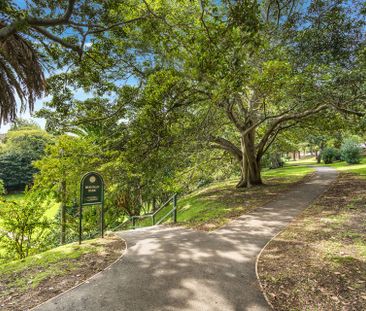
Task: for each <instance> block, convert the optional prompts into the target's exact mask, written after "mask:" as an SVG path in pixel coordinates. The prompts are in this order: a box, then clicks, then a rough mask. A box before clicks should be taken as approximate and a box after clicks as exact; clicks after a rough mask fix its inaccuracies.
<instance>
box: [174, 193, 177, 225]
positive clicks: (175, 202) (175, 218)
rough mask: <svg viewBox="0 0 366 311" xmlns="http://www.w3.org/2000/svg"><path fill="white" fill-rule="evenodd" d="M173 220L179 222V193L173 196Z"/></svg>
mask: <svg viewBox="0 0 366 311" xmlns="http://www.w3.org/2000/svg"><path fill="white" fill-rule="evenodd" d="M173 222H174V223H176V222H177V194H174V196H173Z"/></svg>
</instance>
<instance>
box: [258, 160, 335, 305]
mask: <svg viewBox="0 0 366 311" xmlns="http://www.w3.org/2000/svg"><path fill="white" fill-rule="evenodd" d="M317 167H321V166H317ZM315 168H316V167H315ZM334 170H335V171H336V177H335V179H334V180H333V181H332V182H331V183H330V184H329V185H328V187H327V188H326V189H324V191H323V192H322V193H320V194H319V195H318V196H317V197H315V198H314V199H313V200H311V201H310V203H309V205H308V206H307V207H306V208H304V209H303V210H302V211H301V213H299V214H298V215H297V216H296V217H295V218H294V219H293V220H291V221H290V222H289V223H288V224H287V225H286V226H285V227H284V228H283V229H282V230H281V231H280V232H278V233H277V234H275V235H274V236H273V237H272V238H271V239H270V240H269V241H268V242H267V243H266V244H265V245H264V246H263V248H262V249H261V250H260V252H259V254H258V255H257V258H256V260H255V275H256V278H257V281H258V284H259V287H260V290H261V292H262V294H263V297H264V299H265V300H266V302H267V304H268V306H269V307H270V308H271V309H272V310H275V308H274V306H273V304H272V303H271V301H270V300H269V298H268V295H267V293H266V291H265V290H264V286H263V284H262V282H261V279H260V277H259V273H258V264H259V259H260V257H261V255H262V253H263V252H264V250H265V249H266V248H267V246H268V245H269V244H270V243H271V242H272V241H273V240H274V239H275V238H277V237H278V236H279V235H280V234H281V233H283V232H284V231H285V230H286V229H287V228H288V227H290V225H292V224H293V223H294V222H295V221H297V219H298V218H299V216H301V214H303V212H304V211H305V210H307V209H308V208H309V207H310V206H311V205H313V203H314V202H315V201H316V200H318V199H319V198H320V197H321V196H322V195H323V194H324V193H325V192H326V191H327V190H328V189H329V188H330V187H331V186H332V184H334V183H335V182H336V181H337V179H338V177H339V172H338V171H337V170H336V169H334Z"/></svg>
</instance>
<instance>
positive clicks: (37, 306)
mask: <svg viewBox="0 0 366 311" xmlns="http://www.w3.org/2000/svg"><path fill="white" fill-rule="evenodd" d="M113 236H115V237H117V238H119V239H120V240H121V241H123V242H125V245H126V247H125V249H124V250H123V251H122V253H121V255H120V256H119V257H118V258H117V259H116V260H115V261H113V262H112V263H110V264H109V265H108V266H107V267H105V268H104V269H103V270H100V271H99V272H97V273H96V274H93V275H92V276H91V277H89V278H87V279H85V280H84V281H82V282H81V283H79V284H77V285H75V286H73V287H70V288H69V289H67V290H65V291H64V292H62V293H59V294H57V295H56V296H54V297H51V298H49V299H47V300H46V301H43V302H41V303H40V304H38V305H36V306H34V307H32V308H30V309H27V310H28V311H36V309H37V308H39V307H41V306H43V305H44V304H46V303H49V302H51V301H52V300H54V299H57V298H59V297H60V296H62V295H64V294H66V293H68V292H71V291H72V290H74V289H76V288H78V287H80V286H81V285H84V284H86V283H88V282H89V281H90V280H91V279H93V278H95V277H96V276H97V275H99V274H102V273H103V272H105V271H106V270H108V269H110V268H111V267H112V266H113V265H114V264H116V263H117V262H118V261H120V260H121V259H122V258H123V256H124V255H125V254H126V252H127V249H128V245H127V241H126V240H125V239H123V238H122V237H120V236H119V235H118V234H114V235H113Z"/></svg>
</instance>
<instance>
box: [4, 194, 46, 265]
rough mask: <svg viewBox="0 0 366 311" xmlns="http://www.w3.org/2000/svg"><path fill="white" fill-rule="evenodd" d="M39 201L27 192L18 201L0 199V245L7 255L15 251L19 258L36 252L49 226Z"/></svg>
mask: <svg viewBox="0 0 366 311" xmlns="http://www.w3.org/2000/svg"><path fill="white" fill-rule="evenodd" d="M44 213H45V207H44V206H42V204H41V201H40V200H39V199H37V198H35V197H34V196H32V195H31V194H29V193H27V194H26V196H25V199H23V200H20V201H16V202H15V201H8V200H5V199H1V201H0V218H1V222H0V247H1V248H3V249H5V250H6V252H7V256H8V257H9V258H10V259H12V258H11V255H13V254H14V253H15V256H16V257H17V258H19V259H22V258H25V257H27V256H28V255H30V254H31V253H34V252H37V250H39V249H41V248H42V247H44V246H43V240H44V237H45V235H46V234H47V229H48V228H49V222H48V221H47V219H46V217H45V216H44Z"/></svg>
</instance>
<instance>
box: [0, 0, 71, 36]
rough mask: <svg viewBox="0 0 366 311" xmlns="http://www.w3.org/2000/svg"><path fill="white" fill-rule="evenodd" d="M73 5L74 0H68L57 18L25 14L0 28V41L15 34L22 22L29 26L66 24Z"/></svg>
mask: <svg viewBox="0 0 366 311" xmlns="http://www.w3.org/2000/svg"><path fill="white" fill-rule="evenodd" d="M74 6H75V0H69V3H68V7H67V9H66V11H65V13H64V15H62V16H61V17H59V18H37V17H33V16H27V17H24V18H20V19H17V20H15V21H13V22H12V23H11V24H9V25H7V26H5V27H3V28H1V29H0V41H4V40H6V39H7V38H8V37H9V36H11V35H13V34H15V33H16V32H17V31H18V29H19V28H20V27H22V26H23V25H24V24H28V25H30V26H57V25H64V24H67V23H68V22H69V20H70V17H71V15H72V13H73V10H74Z"/></svg>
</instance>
